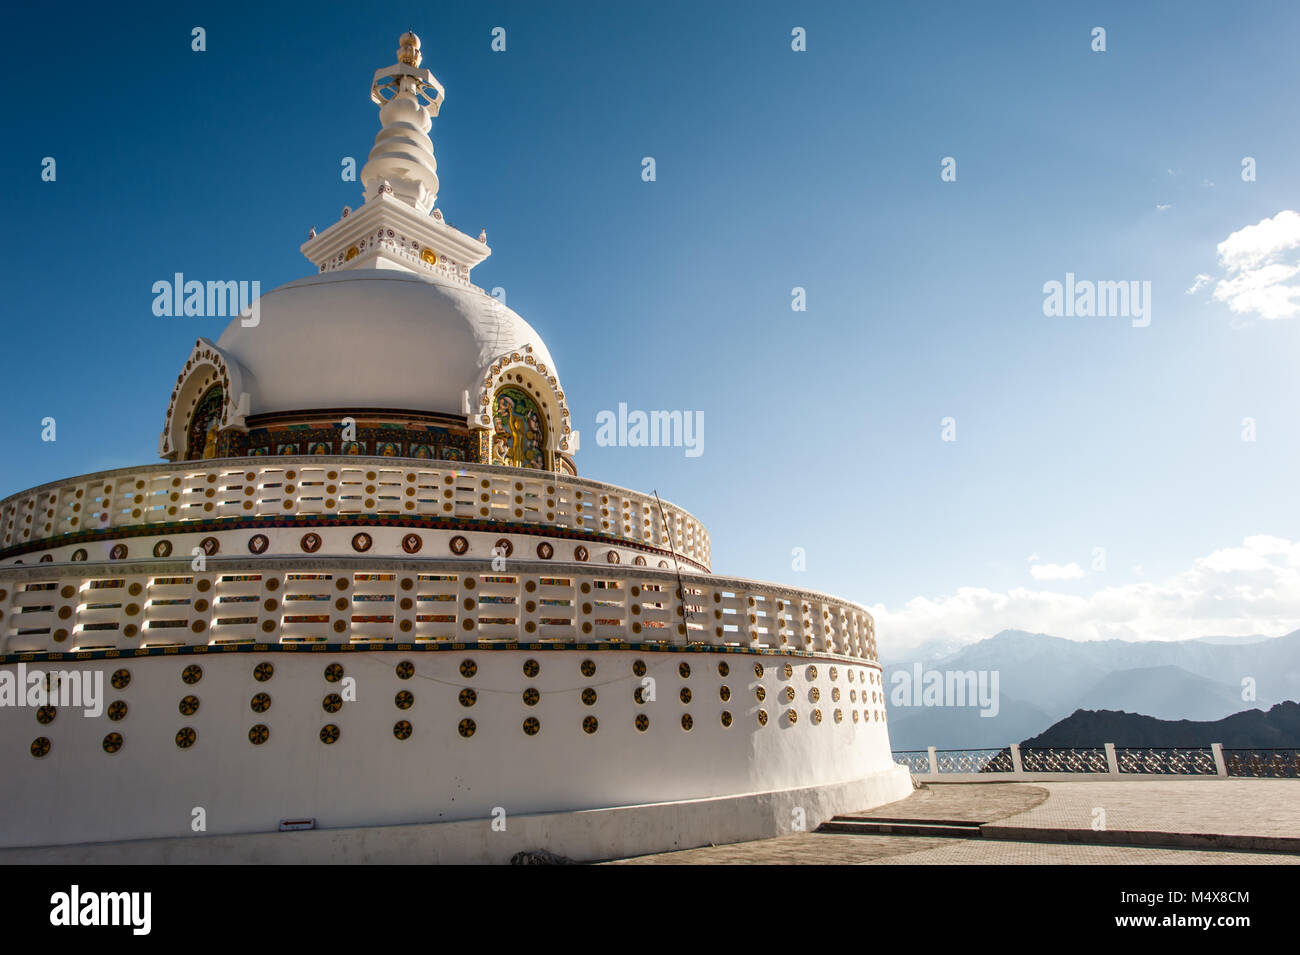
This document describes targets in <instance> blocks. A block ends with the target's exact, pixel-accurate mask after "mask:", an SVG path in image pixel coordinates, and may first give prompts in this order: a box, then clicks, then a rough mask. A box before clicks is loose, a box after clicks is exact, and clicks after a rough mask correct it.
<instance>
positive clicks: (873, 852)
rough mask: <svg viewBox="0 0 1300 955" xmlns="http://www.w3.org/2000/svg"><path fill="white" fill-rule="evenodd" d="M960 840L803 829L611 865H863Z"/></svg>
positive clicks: (663, 853)
mask: <svg viewBox="0 0 1300 955" xmlns="http://www.w3.org/2000/svg"><path fill="white" fill-rule="evenodd" d="M961 841H963V840H960V839H931V838H928V837H925V836H912V837H909V838H902V837H894V836H850V835H840V834H837V833H829V832H801V833H796V834H794V835H790V836H777V837H776V838H775V839H760V840H758V841H757V842H737V843H735V844H734V845H729V846H706V847H704V848H701V849H682V850H679V851H677V852H660V853H656V854H654V855H648V856H637V857H635V858H632V859H616V860H611V861H610V862H609V863H606V864H607V865H860V864H863V863H868V862H874V861H878V860H880V859H883V858H885V857H888V856H906V855H909V854H911V853H916V852H921V851H923V850H925V849H933V848H939V847H941V846H943V845H944V844H946V843H949V842H961Z"/></svg>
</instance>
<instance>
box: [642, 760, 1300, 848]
mask: <svg viewBox="0 0 1300 955" xmlns="http://www.w3.org/2000/svg"><path fill="white" fill-rule="evenodd" d="M852 818H854V819H858V820H863V821H871V820H877V819H890V820H907V819H910V820H917V821H924V820H936V819H942V820H953V821H967V822H970V823H980V824H982V825H981V833H982V835H983V838H978V839H948V838H942V839H941V838H930V837H928V836H906V835H856V834H854V835H847V834H837V833H817V832H810V833H798V834H795V835H790V836H782V837H779V838H776V839H765V840H762V841H759V842H747V843H739V844H737V845H729V846H716V847H708V848H702V849H690V850H686V851H683V852H669V853H661V854H658V855H653V856H643V857H639V858H635V859H622V860H618V862H619V863H620V864H658V865H663V864H695V865H728V864H760V865H762V864H780V865H818V864H877V865H954V864H957V865H960V864H970V863H976V864H988V865H1026V864H1030V865H1041V864H1049V865H1050V864H1075V865H1096V864H1104V865H1196V864H1218V865H1225V864H1226V865H1233V864H1237V865H1247V864H1250V865H1260V864H1275V865H1297V864H1300V783H1298V782H1297V781H1295V780H1286V779H1227V780H1187V781H1184V780H1140V781H1120V782H1078V783H1073V782H1064V783H1057V782H1052V783H1041V784H1035V785H1027V784H1015V783H966V784H961V783H941V784H929V785H927V786H925V787H923V788H921V789H919V790H917V791H916V792H914V793H913V794H912V795H911V796H910V797H908V798H907V799H904V800H902V801H900V802H896V803H891V804H889V805H887V806H881V807H879V808H877V809H873V810H870V811H868V812H863V813H854V814H853V815H852Z"/></svg>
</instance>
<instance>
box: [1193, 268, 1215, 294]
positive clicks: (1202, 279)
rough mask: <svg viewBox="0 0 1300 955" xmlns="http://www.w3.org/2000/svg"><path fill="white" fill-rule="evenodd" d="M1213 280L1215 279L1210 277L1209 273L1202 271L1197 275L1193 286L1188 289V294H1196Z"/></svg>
mask: <svg viewBox="0 0 1300 955" xmlns="http://www.w3.org/2000/svg"><path fill="white" fill-rule="evenodd" d="M1213 281H1214V279H1212V278H1210V277H1209V276H1208V275H1206V274H1205V273H1204V272H1202V273H1201V274H1200V275H1198V276H1196V281H1195V282H1194V283H1193V284H1192V287H1191V288H1189V289H1188V290H1187V294H1188V295H1195V294H1196V293H1197V292H1199V291H1200V290H1201V289H1203V288H1205V286H1207V285H1209V284H1210V283H1211V282H1213Z"/></svg>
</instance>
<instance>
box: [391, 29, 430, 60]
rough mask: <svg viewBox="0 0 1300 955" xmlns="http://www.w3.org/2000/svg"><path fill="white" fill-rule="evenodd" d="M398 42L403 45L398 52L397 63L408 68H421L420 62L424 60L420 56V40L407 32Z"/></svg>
mask: <svg viewBox="0 0 1300 955" xmlns="http://www.w3.org/2000/svg"><path fill="white" fill-rule="evenodd" d="M397 42H398V43H400V44H401V46H400V47H399V48H398V50H397V62H398V63H404V64H406V65H407V66H419V65H420V61H421V60H423V59H424V57H422V56H421V55H420V38H419V37H418V36H416V35H415V34H414V33H412V32H411V31H410V30H407V31H406V32H405V33H403V34H402V38H401V39H400V40H398V41H397Z"/></svg>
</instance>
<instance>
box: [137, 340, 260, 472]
mask: <svg viewBox="0 0 1300 955" xmlns="http://www.w3.org/2000/svg"><path fill="white" fill-rule="evenodd" d="M216 389H220V398H219V400H216V401H215V406H216V407H215V408H211V407H210V408H208V409H207V411H206V412H205V421H204V422H203V425H204V430H205V434H206V432H207V431H208V430H210V426H211V424H212V422H215V425H216V430H217V432H221V431H226V430H227V429H230V428H242V427H244V413H245V412H244V410H243V409H244V408H246V407H247V396H246V395H245V392H244V374H243V369H242V368H240V367H239V365H238V364H237V363H236V362H234V361H233V360H231V359H228V358H227V357H226V356H225V355H224V354H222V352H221V351H220V350H219V349H218V348H217V346H215V345H214V344H212V342H210V341H208V340H206V339H203V338H200V339H199V340H198V341H196V342H195V343H194V349H193V351H191V352H190V357H189V359H188V360H187V361H186V362H185V366H184V367H183V368H182V369H181V372H180V374H179V375H177V376H176V386H175V387H174V388H172V395H171V400H170V401H169V402H168V405H167V418H166V420H165V421H164V422H163V433H162V437H161V438H160V439H159V442H158V454H159V456H160V457H163V458H167V459H168V460H170V461H178V460H186V459H192V458H193V457H198V458H201V457H202V456H203V454H202V449H200V450H199V453H198V454H196V455H193V456H192V455H191V454H190V427H191V425H192V424H194V423H195V417H196V413H197V412H198V411H199V406H200V403H202V402H203V401H204V400H208V401H213V397H212V396H213V395H214V394H216ZM241 396H242V397H243V400H242V402H241ZM205 444H206V437H205Z"/></svg>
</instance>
